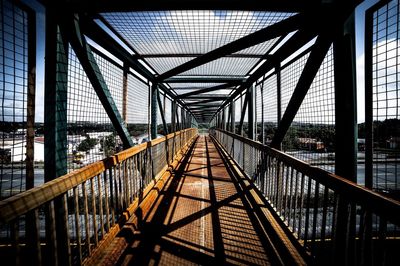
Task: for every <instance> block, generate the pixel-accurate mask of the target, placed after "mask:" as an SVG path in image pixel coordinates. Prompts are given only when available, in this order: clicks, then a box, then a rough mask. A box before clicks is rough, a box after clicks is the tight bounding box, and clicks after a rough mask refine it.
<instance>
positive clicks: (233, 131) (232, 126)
mask: <svg viewBox="0 0 400 266" xmlns="http://www.w3.org/2000/svg"><path fill="white" fill-rule="evenodd" d="M230 108H231V128H230V129H229V130H230V131H231V132H232V133H235V102H234V101H233V100H232V101H231V104H230Z"/></svg>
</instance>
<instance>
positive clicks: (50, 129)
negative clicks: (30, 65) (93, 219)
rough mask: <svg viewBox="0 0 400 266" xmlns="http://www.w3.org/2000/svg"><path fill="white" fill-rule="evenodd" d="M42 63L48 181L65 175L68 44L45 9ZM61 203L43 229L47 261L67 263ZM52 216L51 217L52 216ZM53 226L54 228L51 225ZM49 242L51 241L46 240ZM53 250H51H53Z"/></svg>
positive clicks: (63, 213)
mask: <svg viewBox="0 0 400 266" xmlns="http://www.w3.org/2000/svg"><path fill="white" fill-rule="evenodd" d="M45 56H46V62H45V93H44V95H45V105H44V108H45V109H44V113H45V116H44V129H45V132H46V137H45V139H44V156H45V157H44V169H45V171H44V174H45V175H44V180H45V182H49V181H51V180H53V179H56V178H57V177H60V176H63V175H65V174H67V121H68V120H67V88H68V86H67V85H68V42H67V38H66V36H65V35H64V32H62V31H61V30H60V27H59V25H58V17H57V16H56V14H54V12H52V10H46V51H45ZM64 203H65V200H64V198H63V197H61V198H60V197H58V198H57V199H55V201H54V211H55V220H52V221H50V220H49V219H50V218H49V217H50V214H49V209H50V208H48V209H47V210H46V218H47V219H46V229H48V230H50V228H52V230H54V229H55V231H56V235H57V246H56V247H54V246H53V245H49V250H48V253H49V258H48V260H49V262H50V264H57V263H59V262H61V261H62V262H63V263H65V264H66V265H68V264H71V259H70V256H68V254H70V245H69V237H68V232H66V230H65V222H66V219H65V214H66V213H65V209H64V208H62V207H63V205H64ZM53 217H54V216H53ZM53 225H55V228H54V226H53ZM47 241H48V242H52V241H53V240H52V239H49V238H48V239H47ZM53 248H54V249H53Z"/></svg>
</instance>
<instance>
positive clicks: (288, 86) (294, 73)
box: [281, 53, 309, 115]
mask: <svg viewBox="0 0 400 266" xmlns="http://www.w3.org/2000/svg"><path fill="white" fill-rule="evenodd" d="M308 56H309V53H308V54H305V55H304V56H302V57H300V58H299V59H297V60H296V61H294V62H293V63H291V64H290V65H288V66H286V67H285V68H283V69H282V70H281V104H282V105H281V106H282V115H283V114H284V113H285V110H286V107H287V105H288V103H289V101H290V98H291V97H292V94H293V91H294V88H295V87H296V85H297V81H298V80H299V78H300V75H301V72H302V71H303V68H304V65H305V64H306V62H307V59H308Z"/></svg>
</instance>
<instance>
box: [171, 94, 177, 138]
mask: <svg viewBox="0 0 400 266" xmlns="http://www.w3.org/2000/svg"><path fill="white" fill-rule="evenodd" d="M171 120H172V121H171V125H172V129H171V132H176V100H173V101H172V104H171Z"/></svg>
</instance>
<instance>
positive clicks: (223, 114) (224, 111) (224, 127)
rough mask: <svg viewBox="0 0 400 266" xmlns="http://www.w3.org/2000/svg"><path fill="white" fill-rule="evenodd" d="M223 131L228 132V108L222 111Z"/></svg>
mask: <svg viewBox="0 0 400 266" xmlns="http://www.w3.org/2000/svg"><path fill="white" fill-rule="evenodd" d="M222 130H226V108H223V109H222Z"/></svg>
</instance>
